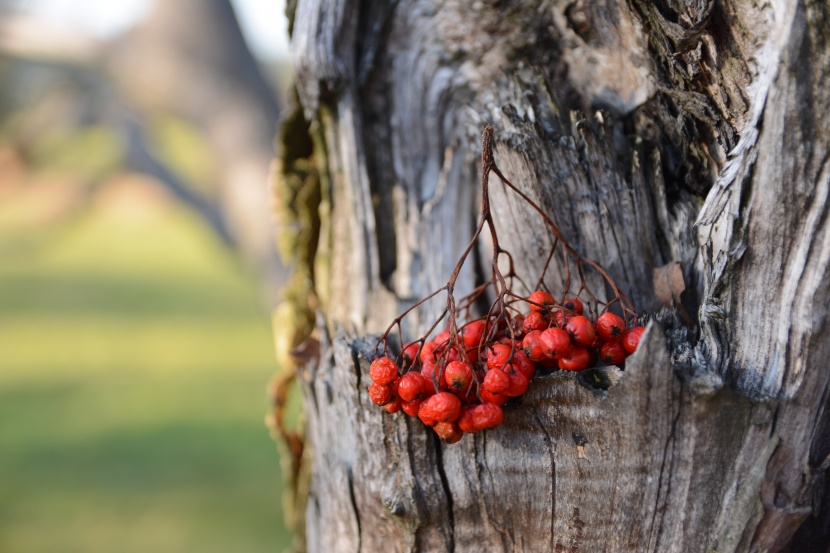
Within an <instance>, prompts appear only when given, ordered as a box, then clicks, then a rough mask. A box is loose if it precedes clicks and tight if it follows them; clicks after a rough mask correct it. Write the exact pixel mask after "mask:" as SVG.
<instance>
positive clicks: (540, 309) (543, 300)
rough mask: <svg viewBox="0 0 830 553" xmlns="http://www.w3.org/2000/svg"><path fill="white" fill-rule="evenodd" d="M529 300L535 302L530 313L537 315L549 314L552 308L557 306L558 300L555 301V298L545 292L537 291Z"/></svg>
mask: <svg viewBox="0 0 830 553" xmlns="http://www.w3.org/2000/svg"><path fill="white" fill-rule="evenodd" d="M528 299H529V300H530V301H532V302H533V303H531V304H530V311H531V312H535V313H549V312H550V306H552V305H556V300H554V299H553V296H551V295H550V294H548V293H547V292H545V291H544V290H536V291H535V292H533V293H532V294H530V297H529V298H528ZM534 304H539V305H534Z"/></svg>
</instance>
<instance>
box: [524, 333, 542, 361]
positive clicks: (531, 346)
mask: <svg viewBox="0 0 830 553" xmlns="http://www.w3.org/2000/svg"><path fill="white" fill-rule="evenodd" d="M541 337H542V332H541V331H539V330H534V331H532V332H530V333H528V335H527V336H525V338H524V340H522V350H524V352H525V355H526V356H527V358H528V359H530V360H531V361H541V360H542V359H544V358H545V352H544V350H543V348H542V339H541Z"/></svg>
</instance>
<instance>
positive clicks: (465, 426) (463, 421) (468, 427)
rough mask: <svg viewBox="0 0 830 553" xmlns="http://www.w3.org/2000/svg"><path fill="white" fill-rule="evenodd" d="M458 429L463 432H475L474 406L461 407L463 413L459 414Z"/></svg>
mask: <svg viewBox="0 0 830 553" xmlns="http://www.w3.org/2000/svg"><path fill="white" fill-rule="evenodd" d="M458 429H459V430H461V431H462V432H468V433H469V432H475V425H474V424H473V408H472V407H464V408H462V409H461V413H460V414H459V415H458Z"/></svg>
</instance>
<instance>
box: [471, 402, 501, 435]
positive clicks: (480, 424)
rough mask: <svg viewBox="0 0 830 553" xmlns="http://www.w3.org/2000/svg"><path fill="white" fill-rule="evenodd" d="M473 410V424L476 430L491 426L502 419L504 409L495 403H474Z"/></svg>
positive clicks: (496, 424) (498, 423) (499, 422)
mask: <svg viewBox="0 0 830 553" xmlns="http://www.w3.org/2000/svg"><path fill="white" fill-rule="evenodd" d="M472 411H473V426H474V427H475V428H476V429H478V430H484V429H487V428H493V427H495V426H498V425H500V424H501V423H502V421H503V420H504V411H502V408H501V407H499V406H498V405H496V404H495V403H489V402H487V403H482V404H481V405H476V406H475V407H473V409H472Z"/></svg>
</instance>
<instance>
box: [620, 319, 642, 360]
mask: <svg viewBox="0 0 830 553" xmlns="http://www.w3.org/2000/svg"><path fill="white" fill-rule="evenodd" d="M645 331H646V327H644V326H635V327H634V328H632V329H630V330H626V331H625V332H623V335H622V346H623V349H625V352H626V353H627V354H629V355H631V354H632V353H634V352H635V351H637V346H638V345H640V338H641V337H642V336H643V332H645Z"/></svg>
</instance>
